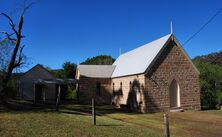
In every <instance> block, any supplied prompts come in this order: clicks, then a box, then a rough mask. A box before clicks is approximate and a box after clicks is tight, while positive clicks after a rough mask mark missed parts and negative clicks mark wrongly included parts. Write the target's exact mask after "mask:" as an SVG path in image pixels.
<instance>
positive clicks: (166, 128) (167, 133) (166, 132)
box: [163, 113, 170, 137]
mask: <svg viewBox="0 0 222 137" xmlns="http://www.w3.org/2000/svg"><path fill="white" fill-rule="evenodd" d="M163 119H164V136H165V137H170V128H169V120H168V114H166V113H164V114H163Z"/></svg>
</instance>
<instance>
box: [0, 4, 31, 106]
mask: <svg viewBox="0 0 222 137" xmlns="http://www.w3.org/2000/svg"><path fill="white" fill-rule="evenodd" d="M34 3H35V2H31V3H29V4H28V3H27V0H24V3H23V4H24V5H23V8H22V10H21V15H20V17H19V21H18V25H16V24H15V23H14V21H13V19H12V18H11V17H10V16H9V15H8V14H6V13H0V17H4V18H5V19H7V21H8V22H9V25H10V28H11V31H10V32H9V31H0V33H1V34H2V35H4V36H5V38H4V39H3V40H2V42H4V40H7V41H10V42H11V43H13V45H14V47H13V48H12V52H11V54H10V59H9V62H8V63H7V68H6V71H5V72H4V75H3V78H2V81H1V82H0V83H1V85H0V86H1V88H0V98H1V100H2V101H3V102H5V101H6V100H5V99H6V92H7V90H6V89H7V88H6V87H7V84H8V82H9V80H10V78H11V76H12V72H13V70H14V69H15V68H18V67H20V66H21V65H23V64H25V56H24V54H23V49H24V47H25V45H22V44H21V41H22V39H23V38H24V36H23V34H22V29H23V22H24V15H25V13H26V12H27V10H28V9H29V8H30V7H31V6H32V5H33V4H34Z"/></svg>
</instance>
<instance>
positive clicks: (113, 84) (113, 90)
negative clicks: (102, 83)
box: [113, 83, 115, 93]
mask: <svg viewBox="0 0 222 137" xmlns="http://www.w3.org/2000/svg"><path fill="white" fill-rule="evenodd" d="M114 92H115V83H113V93H114Z"/></svg>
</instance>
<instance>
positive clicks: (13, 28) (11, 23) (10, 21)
mask: <svg viewBox="0 0 222 137" xmlns="http://www.w3.org/2000/svg"><path fill="white" fill-rule="evenodd" d="M0 15H2V16H4V17H6V18H7V19H8V20H9V24H10V26H11V28H12V30H13V31H14V33H15V34H16V35H18V32H17V30H16V29H15V24H14V22H13V20H12V19H11V17H9V16H8V15H7V14H5V13H1V14H0Z"/></svg>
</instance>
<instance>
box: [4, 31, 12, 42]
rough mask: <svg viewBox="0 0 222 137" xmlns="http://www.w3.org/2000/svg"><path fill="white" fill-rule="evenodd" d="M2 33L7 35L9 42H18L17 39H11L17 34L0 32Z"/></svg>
mask: <svg viewBox="0 0 222 137" xmlns="http://www.w3.org/2000/svg"><path fill="white" fill-rule="evenodd" d="M0 33H2V34H5V35H6V38H7V39H8V40H11V41H14V42H15V41H16V39H15V38H12V37H11V36H12V35H14V34H15V33H11V34H9V33H8V32H6V31H0Z"/></svg>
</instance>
